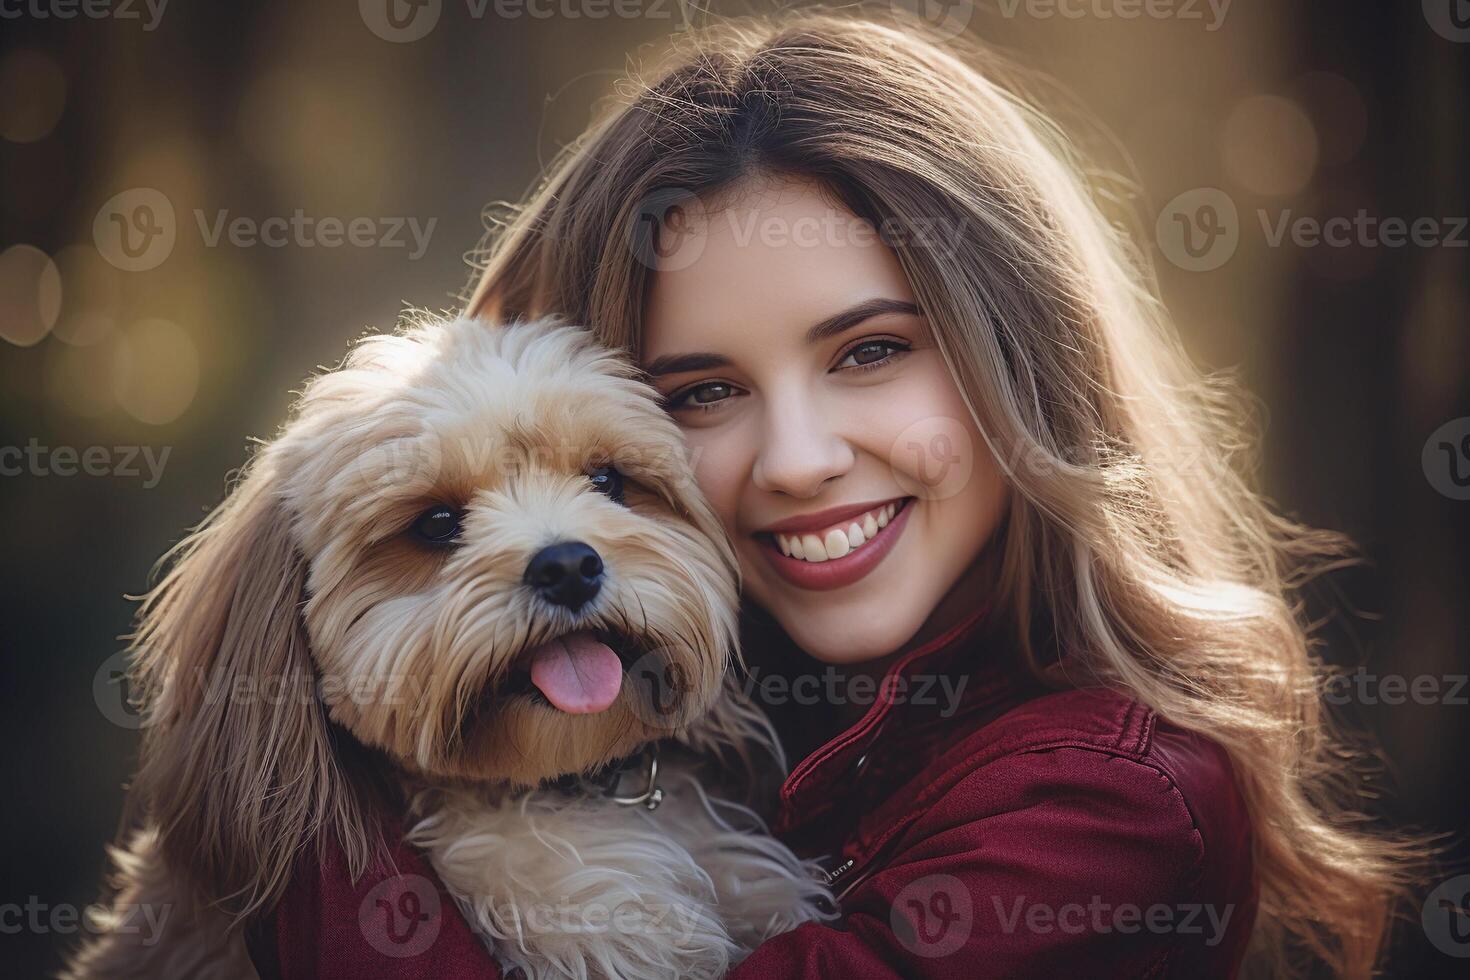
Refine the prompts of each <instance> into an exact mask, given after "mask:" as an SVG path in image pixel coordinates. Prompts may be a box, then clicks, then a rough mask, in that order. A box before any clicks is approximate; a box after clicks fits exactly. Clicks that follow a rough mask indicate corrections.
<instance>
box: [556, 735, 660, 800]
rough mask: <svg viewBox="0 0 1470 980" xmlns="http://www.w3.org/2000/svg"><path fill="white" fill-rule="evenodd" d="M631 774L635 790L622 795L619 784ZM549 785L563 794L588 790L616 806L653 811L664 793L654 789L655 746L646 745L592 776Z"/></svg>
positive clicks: (656, 744) (655, 773) (655, 774)
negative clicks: (634, 776)
mask: <svg viewBox="0 0 1470 980" xmlns="http://www.w3.org/2000/svg"><path fill="white" fill-rule="evenodd" d="M634 773H636V774H640V776H641V778H640V779H638V781H637V783H636V784H635V785H637V786H638V787H639V788H638V789H636V790H635V791H634V792H632V793H627V792H624V791H623V783H624V782H625V780H626V779H627V777H629V776H630V774H634ZM550 785H551V787H553V788H555V789H558V790H560V791H561V792H563V793H576V792H578V791H584V792H585V791H588V790H591V791H595V792H596V793H598V794H600V795H601V796H603V797H605V798H606V799H609V800H611V801H612V802H614V803H616V804H618V805H619V806H641V807H643V808H644V809H645V810H657V809H658V806H659V804H660V803H662V802H663V801H664V791H663V789H662V788H661V787H660V786H659V785H658V743H657V742H649V743H648V744H647V745H645V746H644V747H643V748H642V749H641V750H639V751H638V752H636V753H634V754H633V755H630V756H626V757H624V758H622V759H617V760H615V761H613V762H609V763H608V764H607V765H605V766H603V767H602V768H601V769H599V770H597V771H596V772H594V773H590V774H588V775H583V776H562V777H561V778H560V779H556V780H553V781H552V782H551V784H550Z"/></svg>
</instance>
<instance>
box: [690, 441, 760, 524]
mask: <svg viewBox="0 0 1470 980" xmlns="http://www.w3.org/2000/svg"><path fill="white" fill-rule="evenodd" d="M683 432H684V444H685V446H686V447H687V448H688V451H689V462H690V465H691V466H692V467H693V470H694V482H695V483H697V484H698V485H699V490H700V492H701V493H703V494H704V496H705V499H706V500H708V501H709V503H710V506H711V507H713V508H714V509H715V513H716V514H717V515H718V516H719V518H720V522H721V523H722V524H724V525H725V532H726V533H727V534H729V535H730V536H731V537H732V538H737V537H738V536H739V534H740V531H739V529H738V527H737V526H736V521H737V517H738V514H739V507H740V493H741V488H742V486H743V485H744V482H745V480H746V479H747V476H746V474H748V473H749V472H750V467H749V465H748V464H746V463H745V462H744V461H743V459H742V457H743V455H745V453H744V451H743V450H742V449H741V446H740V440H739V437H738V434H736V433H732V432H728V431H727V432H721V431H720V430H719V429H717V428H708V429H699V428H685V429H684V430H683Z"/></svg>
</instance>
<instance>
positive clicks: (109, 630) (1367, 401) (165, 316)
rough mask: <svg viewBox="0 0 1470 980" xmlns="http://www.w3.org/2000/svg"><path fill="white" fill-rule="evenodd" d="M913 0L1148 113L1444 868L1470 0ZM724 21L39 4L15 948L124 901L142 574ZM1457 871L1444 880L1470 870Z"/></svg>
mask: <svg viewBox="0 0 1470 980" xmlns="http://www.w3.org/2000/svg"><path fill="white" fill-rule="evenodd" d="M894 2H895V3H901V4H906V5H908V7H909V8H910V9H913V10H917V11H918V12H919V13H920V14H921V15H924V16H927V17H930V18H931V19H934V20H935V21H936V22H937V23H942V24H943V25H944V27H945V29H947V30H953V32H955V33H958V32H959V31H962V30H963V31H967V32H969V33H971V34H974V35H977V36H979V37H982V38H985V39H987V40H989V41H991V42H993V43H994V44H996V45H999V46H1000V47H1002V48H1004V49H1007V50H1009V51H1011V52H1012V53H1013V54H1014V56H1015V57H1016V58H1017V59H1018V60H1020V61H1021V62H1022V63H1023V64H1025V65H1027V66H1029V67H1032V68H1034V69H1036V70H1038V71H1040V72H1043V73H1045V74H1047V75H1049V76H1051V77H1053V78H1054V79H1056V80H1057V82H1058V83H1059V84H1060V86H1061V88H1062V90H1063V91H1064V92H1066V93H1070V97H1068V98H1067V101H1068V102H1069V103H1072V104H1073V105H1074V108H1075V106H1081V107H1084V108H1085V111H1086V113H1087V114H1088V118H1089V119H1090V121H1091V122H1092V123H1096V124H1100V125H1101V126H1102V127H1104V128H1105V129H1106V131H1107V132H1109V133H1111V136H1112V139H1111V141H1109V142H1104V143H1099V144H1097V145H1096V146H1090V147H1089V148H1090V149H1091V150H1092V151H1093V152H1094V155H1095V156H1096V157H1097V159H1098V161H1099V163H1100V165H1101V167H1102V169H1103V170H1105V171H1107V172H1108V173H1120V172H1121V173H1128V174H1131V175H1132V176H1133V178H1134V180H1135V181H1136V184H1137V187H1138V193H1137V194H1136V195H1135V196H1132V197H1130V198H1127V199H1125V200H1124V201H1123V203H1124V205H1125V206H1126V207H1128V208H1130V209H1131V210H1132V212H1133V213H1134V214H1135V215H1136V217H1137V220H1138V223H1139V225H1140V227H1141V228H1142V229H1143V233H1144V236H1145V239H1146V242H1147V244H1148V246H1149V248H1150V250H1151V252H1152V253H1153V255H1154V257H1155V261H1156V262H1157V264H1158V270H1159V277H1160V282H1161V287H1162V290H1163V293H1164V296H1165V298H1166V300H1167V301H1168V303H1169V305H1170V306H1171V308H1172V310H1173V312H1174V314H1175V316H1176V318H1177V320H1178V322H1179V325H1180V329H1181V330H1182V332H1183V334H1184V337H1185V341H1186V343H1187V345H1188V347H1189V349H1190V350H1191V352H1192V353H1193V354H1194V356H1195V357H1196V359H1197V360H1198V361H1199V362H1201V363H1202V364H1204V365H1206V366H1208V367H1210V368H1214V369H1221V370H1234V371H1236V372H1238V374H1239V375H1240V377H1241V378H1242V380H1243V382H1244V383H1245V385H1246V386H1247V387H1248V388H1249V389H1250V390H1251V391H1252V392H1253V393H1254V394H1255V395H1256V396H1258V397H1259V399H1260V400H1261V402H1262V404H1263V407H1264V409H1265V413H1264V415H1265V419H1266V426H1265V450H1264V466H1263V473H1262V480H1263V481H1264V484H1265V486H1266V487H1267V489H1268V491H1269V493H1270V494H1271V495H1272V496H1273V498H1274V499H1275V500H1277V501H1278V502H1279V504H1280V506H1281V507H1282V508H1283V509H1285V510H1287V511H1289V512H1292V513H1294V514H1296V515H1298V516H1299V517H1301V518H1302V519H1304V520H1306V521H1308V522H1310V523H1313V524H1317V525H1322V526H1327V527H1333V528H1338V529H1341V530H1344V531H1346V532H1348V533H1349V534H1351V535H1352V536H1353V537H1354V538H1356V540H1357V541H1358V542H1359V543H1360V544H1361V546H1362V548H1363V549H1364V551H1365V552H1366V554H1367V556H1368V558H1369V562H1368V563H1367V564H1366V565H1364V566H1363V567H1361V568H1358V569H1354V570H1351V571H1348V572H1344V573H1342V574H1340V575H1338V576H1336V577H1335V578H1334V579H1333V580H1332V582H1331V583H1329V584H1330V589H1329V592H1330V593H1331V598H1333V599H1334V600H1335V602H1336V608H1337V610H1338V611H1337V612H1336V613H1334V614H1333V615H1332V618H1331V621H1330V622H1329V623H1328V625H1327V627H1326V629H1325V630H1324V632H1323V640H1324V655H1325V656H1326V657H1328V659H1330V660H1332V661H1334V662H1336V663H1340V664H1344V665H1349V666H1351V667H1353V668H1355V669H1358V674H1357V677H1359V678H1361V680H1359V681H1357V682H1355V683H1354V685H1353V686H1352V687H1351V688H1343V689H1341V695H1342V696H1341V697H1339V698H1337V699H1336V700H1338V701H1341V702H1342V704H1341V706H1340V710H1342V711H1343V712H1344V713H1345V714H1346V715H1347V716H1348V717H1349V718H1350V719H1352V720H1354V721H1356V722H1358V723H1360V724H1362V725H1363V726H1365V727H1366V728H1367V729H1369V730H1370V731H1371V732H1372V733H1374V735H1376V737H1377V738H1378V739H1379V740H1380V742H1381V743H1382V745H1383V746H1384V748H1385V752H1386V755H1387V758H1388V760H1389V765H1388V767H1387V771H1386V773H1385V778H1384V779H1382V780H1379V781H1375V782H1374V783H1373V784H1372V785H1367V784H1365V787H1364V792H1365V807H1366V808H1367V809H1368V810H1369V812H1371V813H1372V814H1373V815H1374V816H1376V817H1377V818H1379V819H1382V820H1384V821H1386V822H1389V823H1392V824H1395V825H1406V826H1415V827H1418V828H1421V829H1425V830H1429V831H1435V832H1443V833H1446V834H1449V835H1451V836H1450V837H1449V838H1448V839H1449V842H1450V845H1451V853H1450V860H1449V861H1448V862H1447V864H1446V868H1445V870H1444V871H1443V872H1442V873H1441V874H1439V875H1438V877H1437V878H1436V880H1435V881H1433V882H1430V883H1428V884H1427V885H1426V886H1425V889H1424V892H1425V893H1426V895H1428V894H1429V892H1430V889H1431V888H1432V887H1433V886H1435V885H1438V884H1440V883H1441V882H1445V881H1448V880H1450V879H1452V877H1453V875H1455V874H1456V873H1457V872H1463V871H1464V870H1466V864H1465V859H1466V858H1467V857H1470V853H1467V850H1466V847H1465V844H1464V841H1465V832H1466V830H1467V828H1470V805H1467V804H1470V800H1467V792H1466V784H1467V777H1466V769H1465V750H1466V748H1467V746H1470V684H1466V683H1465V676H1466V674H1467V673H1470V615H1467V584H1470V581H1467V580H1470V562H1467V559H1466V555H1467V552H1470V521H1467V520H1466V516H1467V514H1470V499H1467V498H1470V370H1467V369H1470V329H1467V320H1470V247H1467V246H1470V229H1467V227H1466V219H1465V216H1466V215H1467V214H1470V201H1467V191H1466V174H1467V172H1470V135H1467V134H1470V128H1467V125H1466V120H1467V119H1470V3H1467V2H1465V0H1423V2H1422V3H1421V2H1419V0H1400V2H1397V3H1391V4H1387V3H1383V4H1366V3H1365V4H1343V3H1340V2H1335V0H1295V2H1291V3H1283V2H1280V0H1233V2H1232V0H1213V2H1209V0H1150V2H1148V3H1144V2H1142V0H976V2H974V3H970V2H969V0H943V2H941V0H894ZM763 9H765V8H763V7H761V6H760V5H759V4H758V3H755V2H754V0H752V2H750V3H746V4H741V5H739V6H735V5H729V6H722V5H719V4H716V5H715V6H714V8H713V10H712V11H702V12H700V13H699V14H698V17H700V18H706V17H714V16H728V15H733V14H738V13H740V12H742V11H746V10H763ZM686 23H687V22H686V20H685V12H684V11H683V10H682V9H681V7H680V6H679V4H678V3H677V2H676V0H483V2H482V0H416V2H408V0H361V2H360V3H352V2H351V0H321V2H285V0H281V2H269V3H267V2H260V3H253V4H201V3H193V2H188V0H173V2H172V3H169V2H167V0H153V2H152V3H151V4H150V3H147V2H144V0H91V2H89V3H87V4H81V3H79V2H76V0H0V174H3V178H0V541H3V554H4V561H3V567H0V576H3V582H0V603H3V616H0V671H3V685H0V699H3V700H0V725H3V732H0V735H3V744H4V745H5V746H6V747H7V748H8V751H6V752H5V753H4V763H3V764H4V766H5V767H6V770H7V772H6V774H5V775H4V777H3V781H0V787H3V790H0V798H3V799H4V805H3V806H0V812H3V817H0V819H3V820H4V821H5V828H4V830H5V834H4V839H5V842H6V843H5V847H4V867H5V873H4V876H3V879H0V963H3V964H4V966H3V967H0V971H3V972H5V973H6V974H8V975H13V976H39V975H43V974H44V973H45V972H47V971H49V970H51V969H54V968H55V967H56V966H57V965H58V964H59V955H60V951H61V950H62V949H64V948H66V947H67V946H69V945H71V944H72V943H74V942H75V941H76V939H77V938H78V937H77V935H76V930H77V928H78V927H77V925H76V915H77V910H80V909H81V908H82V907H84V906H85V905H86V904H87V903H89V902H92V901H94V900H95V899H96V897H97V895H98V891H97V889H98V882H99V876H100V873H101V871H102V869H103V867H104V861H103V845H104V843H105V842H106V841H108V840H109V839H110V838H112V837H113V835H114V834H115V833H116V831H117V827H118V818H119V814H120V811H121V803H122V798H123V792H124V787H125V784H126V780H127V776H128V773H129V771H130V769H131V768H132V764H133V758H134V754H135V752H136V748H137V731H136V729H137V724H136V721H135V719H134V718H133V717H132V716H131V714H130V713H129V711H128V710H127V709H126V708H125V706H124V694H125V692H124V691H123V690H122V689H121V688H120V687H119V686H118V685H117V684H116V682H115V681H116V674H117V672H118V671H119V670H120V669H121V666H122V665H121V660H120V658H119V657H118V655H117V654H118V651H119V650H120V649H121V647H122V643H121V642H120V640H119V637H120V636H121V635H122V634H124V633H125V632H126V631H127V629H128V626H129V620H130V616H131V614H132V603H130V602H129V601H128V600H127V599H126V598H125V597H126V596H127V595H129V594H137V593H139V592H141V591H142V590H143V589H144V587H145V584H146V582H147V580H148V574H149V569H150V566H151V565H152V564H153V562H154V561H155V560H156V559H157V558H158V556H159V555H161V554H162V552H163V551H164V550H165V548H166V547H167V546H169V545H170V544H172V543H173V542H174V541H176V540H177V539H178V538H179V537H180V536H181V534H182V532H183V530H184V529H185V528H186V527H187V526H188V525H190V524H192V523H194V522H196V521H197V520H199V519H200V518H201V517H202V516H203V515H204V513H205V512H206V510H207V509H208V508H209V507H210V506H212V505H213V504H214V503H215V502H217V501H218V499H219V498H220V496H221V494H222V492H223V490H224V487H225V478H226V474H227V472H228V471H230V470H231V469H233V468H234V467H237V466H238V465H240V464H241V463H242V462H243V461H244V459H245V458H246V454H247V446H248V443H249V440H250V439H251V438H253V437H268V436H269V435H270V434H271V433H272V432H273V431H274V429H275V427H276V425H277V424H278V423H279V421H280V420H281V418H282V417H283V414H284V411H285V409H286V406H287V404H288V401H289V392H290V391H291V389H293V388H294V387H296V386H297V385H298V384H299V382H300V380H301V379H302V377H303V376H304V375H305V374H307V373H308V372H309V371H311V370H312V369H313V368H315V367H316V366H318V365H323V364H331V363H334V362H335V361H336V360H337V359H338V358H339V357H340V356H341V355H342V353H343V351H344V349H345V347H346V345H347V343H348V342H349V341H350V340H351V339H352V338H353V337H355V336H357V335H358V334H360V333H362V332H363V331H364V330H366V329H368V328H373V329H385V328H390V327H392V326H393V324H394V322H395V319H396V317H397V315H398V313H399V312H400V311H401V310H402V309H403V308H404V307H406V306H409V305H414V306H419V307H428V308H431V309H439V308H454V307H456V306H457V305H458V303H459V302H460V298H461V297H462V296H463V295H464V290H465V287H466V284H467V282H468V281H469V279H470V269H469V266H468V265H467V264H466V255H467V253H469V252H471V251H472V250H473V249H474V247H475V246H476V244H477V242H479V241H480V239H481V236H482V234H483V232H484V229H485V223H484V219H483V217H482V210H483V209H484V208H485V206H486V205H487V203H490V202H497V201H515V200H518V199H519V198H520V197H521V196H522V195H523V194H524V193H525V192H526V190H527V189H528V188H529V187H530V186H531V185H532V184H533V182H534V181H535V178H536V176H537V174H538V173H539V171H540V169H541V167H542V166H543V164H544V163H545V161H547V160H548V159H550V157H551V156H552V155H553V154H554V153H555V152H556V151H557V150H558V148H560V147H561V146H562V145H564V144H565V143H566V142H567V141H569V140H571V139H572V138H573V137H575V135H576V134H577V133H578V132H579V131H580V129H581V128H582V127H583V126H584V125H585V124H586V123H587V122H588V120H589V119H590V115H591V111H592V108H593V105H594V103H595V102H596V100H597V99H599V98H601V97H604V96H606V95H607V94H609V93H610V92H611V91H612V89H613V86H614V84H615V82H616V81H617V79H618V78H619V76H620V75H621V74H622V72H623V70H624V69H625V68H626V67H627V66H628V65H629V64H632V63H636V62H638V61H639V60H641V59H643V58H646V57H647V56H649V55H650V54H651V53H653V52H655V51H656V50H657V47H658V45H659V44H660V43H661V41H662V40H663V39H666V38H667V37H668V36H670V35H671V34H673V33H674V32H677V31H679V30H680V29H682V28H683V27H684V26H685V24H686ZM1109 184H1110V186H1114V187H1116V186H1117V185H1116V182H1115V181H1112V180H1111V179H1109ZM1314 228H1315V231H1314ZM1327 610H1328V606H1327V605H1324V606H1323V610H1322V612H1321V614H1322V615H1327ZM1395 677H1397V678H1400V679H1402V681H1403V686H1402V687H1400V686H1399V684H1398V683H1396V682H1394V681H1393V680H1392V678H1395ZM1456 862H1458V863H1456ZM1447 887H1448V888H1449V891H1445V890H1444V889H1441V890H1440V891H1439V892H1437V893H1435V894H1434V896H1433V900H1432V901H1431V905H1432V906H1434V908H1432V909H1431V912H1434V909H1435V908H1439V906H1438V903H1437V899H1438V898H1441V897H1444V896H1445V895H1450V900H1451V901H1452V902H1458V901H1461V900H1462V899H1463V895H1464V893H1465V892H1466V891H1470V883H1467V882H1463V881H1462V882H1460V883H1458V884H1455V883H1454V882H1452V881H1451V882H1450V884H1449V885H1448V886H1447ZM1451 893H1453V894H1451ZM68 909H70V910H72V911H71V913H70V914H69V915H68V914H67V910H68ZM1435 914H1438V915H1440V916H1441V918H1439V919H1434V918H1433V917H1432V915H1426V917H1425V918H1424V919H1422V920H1421V919H1420V918H1419V917H1417V915H1416V917H1415V918H1414V919H1413V920H1412V921H1408V922H1406V923H1405V924H1404V927H1403V928H1402V930H1401V935H1400V936H1399V938H1398V939H1397V941H1396V949H1395V954H1394V957H1393V959H1392V960H1391V962H1390V971H1389V972H1390V975H1393V976H1402V977H1411V976H1426V975H1447V976H1448V975H1464V974H1463V970H1464V967H1465V965H1466V961H1465V960H1464V959H1462V958H1461V957H1465V956H1467V955H1470V927H1467V924H1466V923H1464V922H1461V923H1460V926H1461V928H1459V929H1458V931H1457V930H1456V928H1455V924H1454V923H1453V922H1452V921H1451V920H1450V919H1448V918H1444V913H1443V911H1442V910H1441V911H1440V912H1438V913H1435ZM68 923H70V925H68Z"/></svg>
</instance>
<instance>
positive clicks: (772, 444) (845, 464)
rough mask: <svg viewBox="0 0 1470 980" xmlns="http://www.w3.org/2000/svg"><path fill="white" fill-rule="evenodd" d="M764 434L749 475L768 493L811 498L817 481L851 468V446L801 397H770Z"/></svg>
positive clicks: (814, 492) (820, 485)
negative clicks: (775, 400)
mask: <svg viewBox="0 0 1470 980" xmlns="http://www.w3.org/2000/svg"><path fill="white" fill-rule="evenodd" d="M763 434H764V436H765V439H764V441H763V444H762V447H761V450H760V452H759V453H758V454H757V455H756V460H755V467H754V470H753V472H752V479H753V481H754V483H755V485H756V486H757V487H758V488H760V489H761V490H764V491H766V492H768V493H784V494H787V495H789V496H792V497H798V498H802V499H805V498H808V497H814V496H816V495H817V493H818V492H819V491H820V490H821V488H822V484H824V483H826V482H827V481H828V480H830V479H832V478H833V477H836V476H841V475H842V474H844V473H846V472H847V471H848V470H850V469H852V464H853V459H854V456H853V450H852V446H851V445H850V444H849V443H848V441H847V439H846V438H844V437H843V436H842V435H841V434H840V433H839V432H838V431H836V430H835V428H834V427H832V426H831V425H829V424H828V422H827V420H825V419H824V418H823V417H822V414H821V413H820V412H819V411H817V410H816V406H813V405H811V404H810V403H809V402H807V400H806V399H804V398H797V399H782V400H781V401H780V402H779V403H777V402H774V401H773V402H772V403H771V404H770V405H769V406H768V411H767V413H766V418H765V432H764V433H763Z"/></svg>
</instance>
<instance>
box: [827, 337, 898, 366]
mask: <svg viewBox="0 0 1470 980" xmlns="http://www.w3.org/2000/svg"><path fill="white" fill-rule="evenodd" d="M908 349H909V345H908V344H905V343H901V342H900V341H897V340H865V341H863V342H862V343H860V344H858V345H857V346H856V347H853V348H851V349H849V350H848V352H847V354H846V355H845V356H844V357H843V358H842V360H840V361H838V362H837V368H838V369H839V370H840V369H843V368H861V367H868V366H872V365H878V364H882V363H884V362H885V361H887V360H888V359H889V358H890V357H892V356H893V355H894V354H897V353H903V352H906V351H908Z"/></svg>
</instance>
